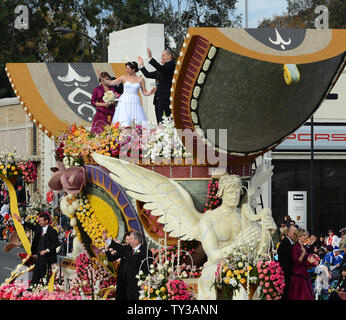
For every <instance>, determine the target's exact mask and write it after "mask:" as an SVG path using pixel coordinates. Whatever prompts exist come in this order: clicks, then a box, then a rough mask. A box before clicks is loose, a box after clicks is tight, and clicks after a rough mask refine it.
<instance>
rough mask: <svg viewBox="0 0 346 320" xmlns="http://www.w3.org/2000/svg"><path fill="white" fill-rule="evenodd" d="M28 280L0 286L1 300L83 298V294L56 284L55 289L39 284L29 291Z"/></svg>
mask: <svg viewBox="0 0 346 320" xmlns="http://www.w3.org/2000/svg"><path fill="white" fill-rule="evenodd" d="M28 289H29V283H28V282H17V281H16V282H14V283H10V284H3V285H1V286H0V300H82V296H80V295H79V294H76V293H72V292H66V291H64V290H63V289H62V288H61V287H58V286H55V287H54V291H52V292H50V291H48V288H47V286H38V287H37V288H35V289H31V291H28Z"/></svg>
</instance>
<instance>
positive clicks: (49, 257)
mask: <svg viewBox="0 0 346 320" xmlns="http://www.w3.org/2000/svg"><path fill="white" fill-rule="evenodd" d="M14 217H15V218H16V219H17V220H18V222H20V223H21V224H22V225H23V227H24V228H28V229H31V230H33V231H34V238H33V241H32V244H31V254H32V255H33V257H34V258H35V259H36V262H35V268H34V272H33V276H32V280H31V282H30V284H31V285H37V284H39V283H40V282H41V280H42V279H44V278H46V276H47V275H49V273H50V271H51V267H52V264H54V263H56V262H57V255H56V248H57V247H58V246H59V238H58V233H57V232H56V231H55V229H54V228H53V227H51V226H50V225H49V215H48V214H46V213H42V214H40V215H39V218H38V225H34V224H31V223H28V222H25V221H23V220H22V219H21V218H20V217H19V216H18V215H17V214H14ZM46 280H47V281H48V280H49V279H48V278H46Z"/></svg>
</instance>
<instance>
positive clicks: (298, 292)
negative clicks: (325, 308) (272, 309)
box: [287, 229, 314, 300]
mask: <svg viewBox="0 0 346 320" xmlns="http://www.w3.org/2000/svg"><path fill="white" fill-rule="evenodd" d="M296 236H297V238H298V241H297V242H296V243H295V245H294V246H293V247H292V251H291V256H292V261H293V273H292V276H291V281H290V287H289V291H288V297H287V300H314V294H313V291H312V286H311V283H310V277H309V273H308V263H307V258H308V253H307V251H306V249H305V247H304V244H305V243H306V240H307V238H308V236H309V233H308V232H307V231H306V230H303V229H298V230H297V231H296Z"/></svg>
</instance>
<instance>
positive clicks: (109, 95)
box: [102, 90, 120, 106]
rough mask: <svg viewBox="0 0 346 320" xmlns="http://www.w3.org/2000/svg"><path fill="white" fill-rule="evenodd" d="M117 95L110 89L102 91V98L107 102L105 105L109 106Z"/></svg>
mask: <svg viewBox="0 0 346 320" xmlns="http://www.w3.org/2000/svg"><path fill="white" fill-rule="evenodd" d="M119 97H120V94H119V93H117V92H116V93H114V92H113V91H112V90H108V91H106V92H105V93H104V95H103V98H102V100H103V101H104V102H106V103H107V106H109V105H111V104H113V103H115V102H116V101H117V98H119Z"/></svg>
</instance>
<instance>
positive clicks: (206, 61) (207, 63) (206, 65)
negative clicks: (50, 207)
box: [202, 59, 210, 71]
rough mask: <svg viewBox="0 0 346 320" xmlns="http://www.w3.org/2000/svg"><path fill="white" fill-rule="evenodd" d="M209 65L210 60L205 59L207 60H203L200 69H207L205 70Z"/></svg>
mask: <svg viewBox="0 0 346 320" xmlns="http://www.w3.org/2000/svg"><path fill="white" fill-rule="evenodd" d="M209 67H210V60H209V59H207V60H205V62H204V64H203V67H202V69H203V70H204V71H207V70H208V69H209Z"/></svg>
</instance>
